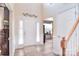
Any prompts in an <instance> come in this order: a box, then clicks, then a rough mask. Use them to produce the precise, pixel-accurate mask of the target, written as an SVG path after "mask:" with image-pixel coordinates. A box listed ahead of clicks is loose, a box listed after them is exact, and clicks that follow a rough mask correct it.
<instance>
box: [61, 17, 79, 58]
mask: <svg viewBox="0 0 79 59" xmlns="http://www.w3.org/2000/svg"><path fill="white" fill-rule="evenodd" d="M78 24H79V16H78V19H77V20H76V21H75V23H74V25H73V27H72V29H71V30H70V32H69V33H68V34H67V36H65V37H62V40H61V42H60V43H61V48H62V56H66V48H67V44H68V42H69V40H70V38H71V36H72V34H73V33H74V31H75V30H76V28H77V26H78ZM73 44H74V43H73ZM76 55H77V56H79V51H78V52H76Z"/></svg>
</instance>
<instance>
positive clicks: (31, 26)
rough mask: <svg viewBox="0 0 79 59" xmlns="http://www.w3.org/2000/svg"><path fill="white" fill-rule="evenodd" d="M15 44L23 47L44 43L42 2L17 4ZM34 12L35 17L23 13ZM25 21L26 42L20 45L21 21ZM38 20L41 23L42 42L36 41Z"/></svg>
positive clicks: (17, 46)
mask: <svg viewBox="0 0 79 59" xmlns="http://www.w3.org/2000/svg"><path fill="white" fill-rule="evenodd" d="M14 8H15V13H14V15H15V25H14V26H15V43H16V44H15V45H16V48H22V47H24V46H27V45H35V44H43V32H42V31H43V28H42V21H41V20H42V16H41V14H42V13H41V10H42V9H41V8H42V7H41V4H33V3H32V4H30V3H29V4H28V3H27V4H24V3H23V4H22V3H20V4H15V6H14ZM24 12H25V13H29V14H34V15H36V16H37V18H34V17H29V16H27V17H24V16H23V13H24ZM20 20H22V21H23V22H24V24H23V26H24V28H23V29H24V44H22V45H19V44H18V42H19V21H20ZM36 22H39V23H40V42H38V43H37V42H36Z"/></svg>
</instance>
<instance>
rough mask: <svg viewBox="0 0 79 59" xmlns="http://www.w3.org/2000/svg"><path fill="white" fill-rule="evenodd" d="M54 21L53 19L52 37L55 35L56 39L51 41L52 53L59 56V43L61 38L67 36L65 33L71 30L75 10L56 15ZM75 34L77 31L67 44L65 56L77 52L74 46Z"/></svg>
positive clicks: (75, 41) (74, 18) (74, 19)
mask: <svg viewBox="0 0 79 59" xmlns="http://www.w3.org/2000/svg"><path fill="white" fill-rule="evenodd" d="M54 19H55V23H54V25H55V27H54V28H55V31H54V35H56V36H57V37H55V38H54V39H53V51H54V53H56V54H59V55H61V54H62V53H61V47H60V41H61V39H62V37H64V36H66V35H67V33H68V32H69V31H70V29H71V28H72V26H73V24H74V22H75V21H76V16H75V8H71V9H68V10H66V11H64V12H63V13H60V14H58V15H57V16H56V18H54ZM76 34H77V31H75V32H74V33H73V35H72V37H71V38H70V41H69V42H68V45H67V53H66V55H75V54H76V53H75V52H76V50H77V49H76V48H77V47H78V46H77V45H76V43H77V40H78V39H77V36H76Z"/></svg>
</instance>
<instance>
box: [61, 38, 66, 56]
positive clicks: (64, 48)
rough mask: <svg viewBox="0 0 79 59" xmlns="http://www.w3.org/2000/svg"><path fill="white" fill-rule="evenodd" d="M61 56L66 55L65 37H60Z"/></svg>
mask: <svg viewBox="0 0 79 59" xmlns="http://www.w3.org/2000/svg"><path fill="white" fill-rule="evenodd" d="M61 48H62V56H65V55H66V40H65V37H62V40H61Z"/></svg>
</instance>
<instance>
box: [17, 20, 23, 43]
mask: <svg viewBox="0 0 79 59" xmlns="http://www.w3.org/2000/svg"><path fill="white" fill-rule="evenodd" d="M18 43H19V44H23V43H24V42H23V21H22V20H20V22H19V42H18Z"/></svg>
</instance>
